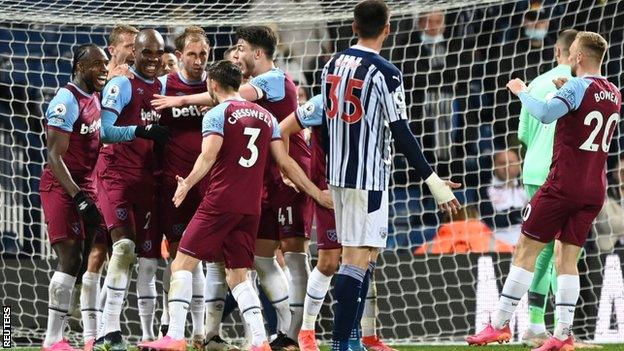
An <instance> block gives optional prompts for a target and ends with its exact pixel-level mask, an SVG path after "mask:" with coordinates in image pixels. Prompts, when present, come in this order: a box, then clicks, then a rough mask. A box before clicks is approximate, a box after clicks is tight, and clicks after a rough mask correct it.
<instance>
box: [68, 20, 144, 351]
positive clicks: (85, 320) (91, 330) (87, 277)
mask: <svg viewBox="0 0 624 351" xmlns="http://www.w3.org/2000/svg"><path fill="white" fill-rule="evenodd" d="M138 32H139V30H138V29H136V28H135V27H133V26H129V25H117V26H115V27H114V28H113V30H112V31H111V34H110V35H109V37H108V52H109V54H110V61H109V63H108V67H107V68H108V79H112V78H113V77H116V76H122V75H125V76H129V77H131V76H132V74H131V73H129V71H128V65H129V64H130V65H131V64H132V63H133V62H134V54H133V53H132V50H133V49H134V40H135V39H136V35H137V33H138ZM109 248H110V238H109V236H108V233H101V234H100V233H98V235H96V237H95V240H94V242H93V246H92V247H91V252H89V258H88V262H87V271H86V272H85V273H84V274H83V275H82V286H81V290H80V310H81V314H82V325H83V333H82V334H83V338H84V342H85V344H86V345H88V347H87V349H90V347H91V345H93V342H94V341H95V337H96V334H97V327H98V325H99V321H101V315H102V305H103V304H104V298H105V294H101V291H100V276H101V272H102V266H103V265H104V261H106V255H107V253H108V250H109ZM100 295H101V296H100Z"/></svg>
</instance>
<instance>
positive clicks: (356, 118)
mask: <svg viewBox="0 0 624 351" xmlns="http://www.w3.org/2000/svg"><path fill="white" fill-rule="evenodd" d="M389 17H390V16H389V10H388V7H387V5H386V4H385V3H384V2H383V1H381V0H366V1H362V2H360V3H359V4H358V5H357V6H356V7H355V10H354V21H353V25H352V27H353V32H354V33H356V34H357V36H358V42H357V45H354V46H352V47H350V48H348V49H347V50H345V51H343V52H339V53H337V54H335V55H334V56H333V57H332V58H331V59H330V61H329V62H328V63H327V64H326V65H325V67H324V69H323V73H322V85H321V93H322V95H323V103H324V106H325V113H326V122H327V132H328V137H329V150H328V155H327V156H328V157H327V161H328V162H327V174H328V179H329V184H330V189H331V192H332V196H333V198H334V209H335V214H336V231H337V234H338V238H339V240H340V242H341V243H342V246H343V248H342V264H341V266H340V268H339V270H338V273H337V274H336V280H335V286H334V297H335V298H336V300H337V302H338V303H337V305H336V310H335V315H334V330H333V337H332V339H333V343H332V349H333V350H341V351H346V350H348V349H349V335H350V333H351V330H352V328H353V327H354V323H355V321H356V318H357V315H358V314H360V315H361V312H359V311H358V310H361V309H363V306H364V303H361V304H360V303H359V301H364V300H365V298H366V292H367V290H368V286H367V285H368V281H369V278H368V276H370V274H371V273H372V271H373V269H374V267H375V262H374V261H372V257H373V256H375V255H376V254H377V253H378V250H379V249H380V248H383V247H385V246H386V237H387V235H388V181H389V179H390V162H391V161H390V160H391V159H390V158H391V157H392V155H391V153H390V141H391V137H390V132H392V135H393V136H394V139H395V145H396V147H397V148H398V149H399V150H400V151H401V152H402V153H403V154H404V155H405V156H406V157H407V159H408V162H409V163H410V165H411V166H412V167H414V168H415V169H416V171H417V173H418V174H419V175H420V177H422V178H423V179H425V183H427V185H428V186H429V189H430V190H431V193H432V194H433V197H434V198H435V200H436V201H437V203H438V204H439V205H440V208H441V209H443V210H446V211H449V212H454V213H455V212H456V210H457V209H458V208H459V207H460V204H459V202H458V201H457V199H456V198H455V196H454V195H453V192H452V191H451V188H450V187H451V186H452V187H459V184H456V183H452V182H449V181H446V182H445V181H444V180H442V179H440V178H439V177H438V176H437V174H436V173H435V172H433V170H432V169H431V167H430V166H429V164H428V163H427V160H426V159H425V157H424V156H423V154H422V151H421V149H420V146H419V145H418V142H417V141H416V139H415V138H414V136H413V135H412V133H411V131H410V129H409V127H408V124H407V112H406V106H405V95H404V91H403V76H402V74H401V72H400V71H399V69H398V68H396V67H395V66H394V65H392V64H391V63H390V62H388V61H387V60H386V59H384V58H383V57H381V56H380V55H379V51H380V50H381V47H382V45H383V42H384V41H385V39H386V38H387V37H388V35H389V33H390V23H389Z"/></svg>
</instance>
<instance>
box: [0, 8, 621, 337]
mask: <svg viewBox="0 0 624 351" xmlns="http://www.w3.org/2000/svg"><path fill="white" fill-rule="evenodd" d="M355 3H356V1H353V0H343V1H338V0H326V1H323V0H318V1H315V0H301V1H294V0H293V1H287V0H280V1H257V2H250V1H244V0H238V1H237V0H227V1H218V2H205V3H196V2H194V1H183V0H171V1H161V0H153V1H144V0H142V1H132V2H130V1H108V0H96V1H71V0H57V1H2V2H0V21H1V22H0V52H1V56H0V145H1V149H0V205H1V207H0V231H1V235H2V242H1V244H2V245H1V256H0V267H2V268H1V271H0V278H1V279H0V281H1V282H2V284H1V286H0V299H1V300H2V301H1V302H2V304H3V305H10V306H12V307H13V311H12V312H13V337H14V341H15V342H17V343H19V344H24V345H28V344H31V345H35V344H37V342H38V341H39V340H40V339H41V338H42V336H43V332H44V330H45V318H46V313H47V309H46V304H47V287H48V282H49V277H50V275H51V272H52V269H53V267H54V265H55V260H54V259H53V258H52V257H51V250H50V248H49V246H48V245H47V244H46V234H45V228H44V226H43V225H42V222H43V218H42V212H41V204H40V200H39V196H38V190H37V189H38V186H39V176H40V174H41V170H42V167H43V164H44V160H45V150H44V145H45V144H44V135H43V117H42V116H43V112H44V111H45V108H46V107H47V103H48V102H49V100H50V99H51V97H52V96H53V94H54V92H55V91H56V89H57V88H58V87H60V86H63V85H64V84H65V83H66V82H67V81H68V80H69V74H70V69H71V53H72V49H73V48H75V47H76V46H77V45H80V44H84V43H90V42H93V43H96V44H98V45H101V46H105V44H106V40H107V35H108V34H109V32H110V29H111V27H112V26H113V25H115V24H118V23H128V24H134V25H137V26H150V27H155V28H156V29H158V30H159V31H161V32H162V33H163V34H164V35H165V36H166V37H167V38H168V42H169V43H172V42H171V38H173V37H174V36H175V34H176V33H179V30H180V28H181V27H183V26H185V25H188V24H199V25H202V26H203V27H204V28H205V29H206V30H207V32H208V33H209V39H210V42H211V45H212V47H213V51H212V57H213V58H214V59H220V58H221V57H222V54H223V52H224V51H225V49H227V48H228V47H229V46H230V45H232V43H233V40H234V37H233V31H234V28H235V27H236V26H239V25H246V24H251V23H270V24H271V25H272V26H273V27H274V28H275V29H277V30H278V32H279V34H280V40H281V44H280V48H279V53H278V57H277V63H278V65H279V66H281V67H283V68H284V69H285V70H287V71H288V72H289V73H290V74H291V75H292V76H293V78H294V79H295V80H297V81H298V82H299V83H300V84H301V85H302V86H304V87H306V88H309V89H311V90H312V91H314V92H317V91H318V83H319V79H320V70H321V68H322V66H323V64H324V63H325V62H326V60H327V58H328V57H329V54H330V53H332V52H334V51H337V50H342V49H344V48H346V47H347V46H348V45H350V43H352V33H351V29H350V28H351V20H350V18H351V16H352V7H353V5H354V4H355ZM389 3H390V5H391V8H392V9H393V17H392V35H391V36H390V38H388V40H387V42H386V45H385V47H384V50H383V51H382V55H384V56H385V57H387V58H389V59H391V60H392V62H393V63H395V64H396V65H397V66H399V67H400V68H401V69H402V70H403V72H404V76H405V85H406V90H407V92H408V94H407V97H408V102H410V116H411V126H412V128H413V130H414V132H415V133H416V134H417V135H418V136H419V137H420V138H421V142H422V145H423V147H424V149H425V151H426V154H427V157H428V158H429V160H430V161H432V162H435V164H436V169H437V171H438V173H439V174H440V175H441V176H446V175H448V174H452V175H453V176H454V179H455V180H458V181H461V182H462V183H463V184H464V187H463V190H461V191H459V192H458V194H459V196H460V198H461V200H462V202H465V203H467V204H469V205H473V206H474V207H475V208H477V209H479V210H480V212H481V213H480V216H481V219H483V221H484V222H486V223H487V224H488V225H489V226H490V227H492V229H493V231H494V232H495V233H496V235H497V236H498V237H500V238H503V237H504V238H506V237H508V236H510V235H511V236H513V235H512V234H509V233H510V232H513V231H514V230H517V227H514V226H511V229H508V230H506V229H505V228H503V226H507V224H512V225H513V224H516V225H517V223H518V218H517V212H518V211H517V210H518V209H519V207H515V208H514V207H509V206H510V205H509V204H512V205H513V204H514V202H513V201H506V199H508V198H507V197H506V195H505V194H504V193H503V195H501V196H498V197H497V198H492V199H490V200H492V201H494V202H495V204H494V206H489V205H488V204H491V203H492V201H488V196H489V195H488V193H489V192H488V187H489V186H490V185H491V184H492V179H493V171H494V166H493V154H494V151H495V150H498V149H505V148H511V149H514V150H518V145H519V144H518V140H517V136H516V134H517V127H518V113H519V109H520V108H519V103H518V101H517V99H512V98H511V96H510V95H509V93H508V92H507V91H506V90H505V88H504V86H505V83H506V82H507V81H508V80H509V79H510V78H511V77H521V78H524V79H525V80H529V81H530V80H531V79H533V78H535V76H536V75H537V74H540V73H543V72H545V71H546V70H548V69H550V68H551V67H553V65H554V64H555V61H554V56H553V39H554V38H556V33H557V32H559V31H560V30H562V29H567V28H572V27H574V28H576V29H587V30H593V31H597V32H599V33H601V34H602V35H603V36H605V38H606V39H607V40H608V41H609V44H610V48H609V52H608V53H607V56H606V58H605V65H604V68H603V72H604V73H605V74H606V75H607V76H608V77H609V79H610V80H611V81H612V82H613V83H615V84H616V85H617V86H621V85H622V81H621V77H622V46H623V43H624V40H623V37H624V9H623V7H624V4H623V3H621V2H620V1H611V0H603V1H600V0H596V1H594V0H591V1H589V0H582V1H557V0H543V1H535V0H532V1H530V2H529V1H516V2H510V1H487V2H486V1H437V0H428V1H418V2H416V1H409V0H401V1H391V2H389ZM530 7H533V8H534V9H535V8H541V10H540V12H539V14H538V18H542V19H546V21H547V22H548V35H547V37H546V39H545V40H543V41H542V40H537V41H533V42H531V41H528V40H526V37H525V36H526V33H525V31H524V24H523V23H524V18H525V15H526V13H527V12H529V10H530ZM433 9H438V10H443V11H444V18H445V20H446V24H445V27H444V29H443V38H442V40H441V41H439V42H437V44H434V45H424V44H422V40H423V37H422V35H421V34H422V31H421V30H420V29H419V23H420V24H422V23H424V22H422V21H419V20H418V19H419V16H421V14H420V13H422V11H425V10H433ZM529 17H530V16H529ZM534 44H537V46H535V45H534ZM623 146H624V140H622V138H621V137H620V133H619V132H618V133H616V135H615V136H614V140H613V142H612V147H611V153H612V154H611V155H612V157H611V158H610V160H609V164H608V170H609V176H610V194H611V195H612V196H613V197H614V198H616V199H617V200H616V203H615V204H614V206H613V210H612V213H613V214H612V215H611V217H609V218H610V220H611V221H612V222H604V221H603V223H602V224H603V226H602V227H601V228H606V231H605V230H604V229H601V230H602V231H603V232H604V233H606V235H604V236H602V237H601V241H600V245H597V243H596V241H595V240H594V239H593V238H594V237H595V234H592V239H590V241H589V243H588V244H587V246H586V254H585V256H584V257H583V260H582V261H581V264H580V268H581V271H582V278H581V284H582V292H581V299H580V300H579V310H578V311H577V313H576V317H577V321H576V329H575V333H576V334H577V335H579V336H581V337H587V338H590V339H593V338H594V337H596V338H597V339H599V340H621V339H622V335H624V300H623V299H624V297H623V296H622V293H621V292H622V289H621V287H622V286H621V282H622V278H621V265H620V263H619V262H621V261H619V260H617V256H610V257H609V258H608V259H607V258H606V254H607V253H610V252H612V251H613V249H612V246H613V243H615V247H616V248H615V253H616V254H618V255H619V256H622V255H623V252H622V251H623V250H622V248H621V247H622V243H621V242H618V241H617V240H611V238H613V236H614V235H622V233H623V232H624V229H623V228H620V227H617V226H616V225H619V223H615V222H614V219H615V218H622V217H623V216H622V215H621V212H618V211H619V209H620V208H621V207H620V204H621V203H622V201H621V200H620V199H621V198H622V196H620V186H621V185H622V182H621V181H620V179H621V178H620V177H624V174H622V175H621V176H620V172H618V170H619V162H618V160H617V158H618V157H617V156H618V155H619V154H620V150H621V148H622V147H623ZM623 193H624V192H623ZM390 199H391V212H390V213H391V219H390V221H391V223H390V234H389V241H388V243H389V244H388V249H387V250H386V251H385V252H384V253H383V254H382V255H381V256H380V261H379V269H378V271H377V289H378V302H379V315H378V321H379V322H378V324H379V325H380V329H379V332H380V334H381V335H382V336H383V337H384V338H387V339H393V340H396V341H401V342H417V341H428V342H434V341H459V340H461V338H462V337H463V336H464V335H467V334H468V333H470V332H474V330H475V327H476V328H480V325H479V323H480V321H483V320H487V314H483V313H486V312H488V311H490V310H491V309H492V308H493V306H495V302H496V293H497V292H496V291H495V290H496V289H500V287H501V285H502V280H503V277H504V276H503V274H504V273H505V272H506V271H507V270H508V267H509V261H510V254H509V253H497V252H492V253H488V254H483V255H481V254H463V253H447V254H443V255H438V254H431V253H426V252H425V253H424V254H414V250H416V249H417V248H418V247H420V246H421V244H422V243H424V242H426V241H428V240H432V239H433V238H434V236H435V234H436V232H437V231H438V228H439V227H440V225H441V218H440V217H439V216H438V214H437V213H436V210H435V206H434V202H433V199H432V198H431V196H430V195H429V194H428V193H427V192H426V190H424V188H423V187H421V185H420V183H419V182H417V181H416V180H415V178H414V176H413V175H412V174H410V172H409V171H408V170H407V166H406V162H405V160H404V158H403V157H402V156H397V157H395V163H394V171H393V182H392V190H391V198H390ZM506 202H508V203H507V204H506ZM518 203H522V197H519V198H518V201H517V203H515V205H516V206H518ZM505 222H507V223H505ZM460 246H461V245H458V246H456V249H459V247H460ZM312 249H313V251H314V249H315V246H314V245H312ZM493 249H494V250H495V249H496V245H493ZM425 251H426V250H425ZM490 257H491V259H490ZM605 262H606V263H605ZM618 269H619V271H618ZM604 274H607V275H608V277H609V278H608V279H604V282H605V283H603V275H604ZM618 274H619V280H618ZM159 277H160V273H159ZM618 284H620V285H618ZM158 289H159V291H161V290H160V284H159V285H158ZM603 289H604V292H603V291H602V290H603ZM327 301H328V303H327V304H326V306H325V307H324V309H323V310H322V318H321V320H320V326H321V329H320V330H321V333H319V337H321V338H323V339H324V340H328V338H329V336H330V324H331V318H332V315H331V310H330V304H329V302H330V301H331V300H330V298H329V297H328V300H327ZM614 306H615V307H614ZM525 309H526V307H524V308H521V312H522V311H525ZM477 310H478V311H480V317H478V318H477V317H476V314H477ZM551 311H552V309H551V308H549V313H548V314H547V321H548V324H549V326H551V325H552V317H553V315H552V312H551ZM159 314H160V312H158V313H157V316H158V315H159ZM124 316H125V317H124V319H122V320H125V322H124V323H123V324H124V328H125V329H124V334H125V335H130V336H131V338H132V339H131V340H136V338H137V336H138V335H139V323H138V316H137V310H136V296H135V293H134V287H131V289H130V293H129V298H128V303H127V308H125V309H124ZM483 316H485V319H484V318H483ZM526 321H527V317H526V314H525V313H519V314H518V321H517V325H518V329H519V330H522V328H524V327H526ZM72 325H73V326H74V327H77V328H75V329H74V330H79V323H78V321H77V320H73V322H72ZM232 325H233V324H232V323H231V320H228V323H227V324H226V332H227V333H228V334H229V335H230V336H233V337H234V336H240V335H241V334H240V332H241V329H240V328H232ZM239 326H240V325H239ZM597 326H598V327H597ZM618 327H619V329H617V328H618ZM618 330H619V332H618ZM72 335H73V336H74V337H76V336H77V334H72ZM600 338H602V339H600ZM609 338H611V339H609ZM618 338H619V339H618ZM620 342H624V341H620Z"/></svg>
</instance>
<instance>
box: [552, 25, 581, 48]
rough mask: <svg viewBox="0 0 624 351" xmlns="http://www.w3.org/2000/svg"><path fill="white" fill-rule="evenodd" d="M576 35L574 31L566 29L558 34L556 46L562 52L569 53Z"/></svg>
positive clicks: (576, 32)
mask: <svg viewBox="0 0 624 351" xmlns="http://www.w3.org/2000/svg"><path fill="white" fill-rule="evenodd" d="M576 34H578V31H577V30H576V29H566V30H564V31H562V32H561V33H559V38H557V45H559V48H561V50H562V51H564V52H566V53H569V52H570V46H572V43H573V42H574V39H576Z"/></svg>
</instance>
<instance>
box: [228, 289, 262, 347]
mask: <svg viewBox="0 0 624 351" xmlns="http://www.w3.org/2000/svg"><path fill="white" fill-rule="evenodd" d="M232 296H234V299H235V300H236V302H237V303H238V308H239V309H240V310H241V312H242V313H243V318H245V323H247V324H248V326H249V327H250V329H251V335H252V337H251V344H252V345H253V346H262V344H263V343H264V342H265V341H267V336H266V332H265V330H264V321H263V320H262V311H261V309H260V299H259V298H258V295H256V294H255V293H254V289H253V287H252V286H251V282H249V281H248V280H245V281H244V282H242V283H240V284H238V285H237V286H235V287H234V289H232Z"/></svg>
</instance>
